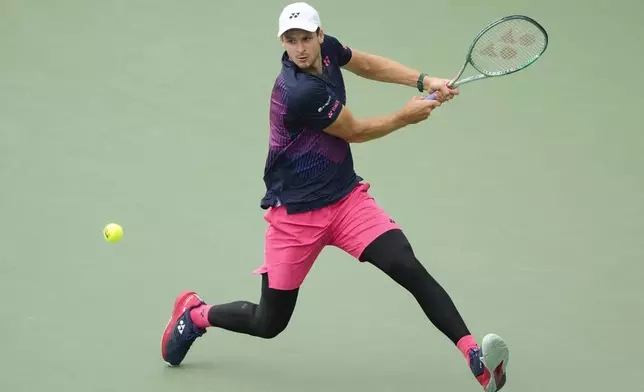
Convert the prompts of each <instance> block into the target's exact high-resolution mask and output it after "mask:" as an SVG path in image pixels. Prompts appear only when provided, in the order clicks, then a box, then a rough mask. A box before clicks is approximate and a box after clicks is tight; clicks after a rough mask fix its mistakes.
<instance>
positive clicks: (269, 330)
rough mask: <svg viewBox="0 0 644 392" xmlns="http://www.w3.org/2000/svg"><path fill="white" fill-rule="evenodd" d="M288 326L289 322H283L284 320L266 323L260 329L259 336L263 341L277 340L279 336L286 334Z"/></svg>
mask: <svg viewBox="0 0 644 392" xmlns="http://www.w3.org/2000/svg"><path fill="white" fill-rule="evenodd" d="M287 325H288V320H283V319H274V320H271V321H270V322H267V323H264V324H263V325H262V327H261V328H259V331H258V334H257V336H258V337H260V338H262V339H273V338H276V337H277V336H278V335H279V334H281V333H282V332H284V330H285V329H286V326H287Z"/></svg>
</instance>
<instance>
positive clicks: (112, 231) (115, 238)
mask: <svg viewBox="0 0 644 392" xmlns="http://www.w3.org/2000/svg"><path fill="white" fill-rule="evenodd" d="M103 237H105V240H106V241H107V242H119V241H120V240H121V238H123V228H122V227H121V226H119V225H118V224H116V223H110V224H109V225H107V226H105V229H103Z"/></svg>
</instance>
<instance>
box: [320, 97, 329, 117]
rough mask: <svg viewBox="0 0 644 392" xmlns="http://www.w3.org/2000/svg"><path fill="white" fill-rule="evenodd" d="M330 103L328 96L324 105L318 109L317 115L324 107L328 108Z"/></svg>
mask: <svg viewBox="0 0 644 392" xmlns="http://www.w3.org/2000/svg"><path fill="white" fill-rule="evenodd" d="M330 103H331V96H330V95H329V99H327V100H326V103H325V104H324V105H322V106H320V107H319V108H318V113H322V111H323V110H324V108H325V107H327V106H329V104H330Z"/></svg>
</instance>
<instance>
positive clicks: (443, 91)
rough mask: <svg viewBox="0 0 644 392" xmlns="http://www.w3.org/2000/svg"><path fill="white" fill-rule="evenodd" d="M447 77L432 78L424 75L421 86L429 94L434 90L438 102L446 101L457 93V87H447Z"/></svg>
mask: <svg viewBox="0 0 644 392" xmlns="http://www.w3.org/2000/svg"><path fill="white" fill-rule="evenodd" d="M449 82H450V80H449V79H442V78H434V77H431V76H426V77H425V79H424V80H423V86H424V87H425V90H426V91H427V92H428V93H429V94H431V93H433V92H435V91H437V93H436V99H437V100H438V101H440V102H447V101H449V100H450V99H452V98H454V96H455V95H458V94H459V90H458V88H455V89H451V88H449V87H447V83H449Z"/></svg>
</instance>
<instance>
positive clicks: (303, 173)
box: [261, 35, 362, 214]
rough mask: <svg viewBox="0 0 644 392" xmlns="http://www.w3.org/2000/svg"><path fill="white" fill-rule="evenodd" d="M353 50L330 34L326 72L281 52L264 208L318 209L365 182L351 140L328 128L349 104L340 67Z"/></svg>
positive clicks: (325, 54)
mask: <svg viewBox="0 0 644 392" xmlns="http://www.w3.org/2000/svg"><path fill="white" fill-rule="evenodd" d="M351 54H352V52H351V49H350V48H348V47H346V46H343V45H342V44H341V43H340V42H339V41H338V40H337V39H336V38H335V37H332V36H329V35H325V36H324V41H323V42H322V45H321V56H322V65H323V69H324V72H323V73H322V74H321V75H313V74H309V73H306V72H303V71H300V70H299V69H298V68H297V66H296V65H295V64H294V63H293V62H292V61H291V60H290V59H289V58H288V55H287V54H286V52H284V53H283V54H282V70H281V72H280V74H279V75H278V76H277V78H276V79H275V84H274V86H273V91H272V94H271V105H270V137H269V150H268V156H267V158H266V165H265V168H264V183H265V184H266V193H265V195H264V197H263V199H262V201H261V207H262V208H263V209H268V208H270V207H276V206H280V205H284V206H285V207H286V211H287V212H288V213H289V214H293V213H299V212H306V211H311V210H315V209H318V208H322V207H324V206H327V205H329V204H332V203H334V202H336V201H338V200H340V199H342V198H343V197H345V196H346V195H348V194H349V193H350V192H351V191H352V190H353V189H354V187H355V186H356V185H357V184H358V183H359V182H360V181H362V178H361V177H359V176H358V175H357V174H356V173H355V171H354V168H353V156H352V154H351V149H350V146H349V143H348V142H346V141H344V140H343V139H340V138H338V137H336V136H332V135H329V134H327V133H326V132H324V131H323V129H324V128H326V127H327V126H329V125H330V124H332V123H333V121H335V119H337V118H338V116H339V115H340V111H341V105H346V90H345V85H344V78H343V77H342V72H341V68H340V67H341V66H343V65H345V64H347V63H348V62H349V60H350V59H351Z"/></svg>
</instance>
